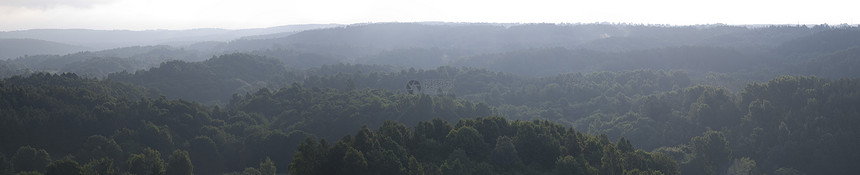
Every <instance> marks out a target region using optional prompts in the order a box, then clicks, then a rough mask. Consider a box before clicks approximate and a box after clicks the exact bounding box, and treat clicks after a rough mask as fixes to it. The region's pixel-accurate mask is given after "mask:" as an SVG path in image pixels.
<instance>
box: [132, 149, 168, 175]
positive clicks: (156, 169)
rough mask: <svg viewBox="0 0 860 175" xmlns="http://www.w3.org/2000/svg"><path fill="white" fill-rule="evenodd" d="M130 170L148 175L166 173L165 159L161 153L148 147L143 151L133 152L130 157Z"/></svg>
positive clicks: (162, 174)
mask: <svg viewBox="0 0 860 175" xmlns="http://www.w3.org/2000/svg"><path fill="white" fill-rule="evenodd" d="M128 172H130V173H134V174H146V175H164V174H165V169H164V160H162V159H161V153H160V152H158V151H157V150H153V149H151V148H146V149H144V150H143V152H142V153H139V154H132V155H131V156H129V158H128Z"/></svg>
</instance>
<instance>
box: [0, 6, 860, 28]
mask: <svg viewBox="0 0 860 175" xmlns="http://www.w3.org/2000/svg"><path fill="white" fill-rule="evenodd" d="M858 4H860V2H851V1H848V0H842V1H840V0H802V1H796V0H708V1H698V0H591V1H580V0H567V1H557V0H519V1H507V0H301V1H297V0H0V31H13V30H27V29H70V28H83V29H101V30H154V29H170V30H179V29H195V28H225V29H245V28H263V27H274V26H282V25H290V24H354V23H373V22H426V21H441V22H488V23H595V22H610V23H634V24H669V25H696V24H716V23H723V24H730V25H742V24H825V23H826V24H830V25H838V24H844V23H847V24H852V25H853V24H857V23H860V12H858V11H857V8H856V7H858V6H857V5H858ZM855 20H856V22H855Z"/></svg>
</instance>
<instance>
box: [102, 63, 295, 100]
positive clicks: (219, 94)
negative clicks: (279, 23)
mask: <svg viewBox="0 0 860 175" xmlns="http://www.w3.org/2000/svg"><path fill="white" fill-rule="evenodd" d="M284 71H285V70H284V65H283V63H281V62H279V61H277V60H275V59H272V58H268V57H262V56H255V55H248V54H228V55H222V56H218V57H212V58H211V59H209V60H206V61H204V62H184V61H171V62H165V63H161V65H160V66H159V67H157V68H152V69H149V70H146V71H138V72H136V73H134V74H129V73H125V72H123V73H117V74H111V75H110V76H108V79H110V80H114V81H121V82H129V83H134V84H137V85H140V86H143V87H147V88H152V89H156V90H158V91H159V92H161V93H163V94H164V95H166V96H168V97H170V98H176V99H186V100H193V101H198V102H201V103H209V104H224V103H225V102H227V101H228V100H229V98H230V95H231V94H233V93H242V92H248V91H251V90H254V89H257V88H260V87H262V85H263V84H265V82H266V81H271V80H273V78H274V76H275V75H279V74H281V73H282V72H284Z"/></svg>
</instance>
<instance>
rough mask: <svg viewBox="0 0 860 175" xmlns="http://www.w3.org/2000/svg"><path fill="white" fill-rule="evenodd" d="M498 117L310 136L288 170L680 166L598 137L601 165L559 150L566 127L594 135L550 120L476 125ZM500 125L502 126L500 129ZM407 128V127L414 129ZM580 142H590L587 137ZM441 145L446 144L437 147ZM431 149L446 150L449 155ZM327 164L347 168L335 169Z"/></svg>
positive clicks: (589, 170) (591, 170) (671, 169)
mask: <svg viewBox="0 0 860 175" xmlns="http://www.w3.org/2000/svg"><path fill="white" fill-rule="evenodd" d="M494 120H497V118H495V117H489V118H480V117H479V118H476V119H461V121H460V122H458V126H460V127H459V128H456V129H454V128H452V127H450V126H448V127H443V128H446V129H448V134H447V136H445V137H435V138H432V137H433V136H432V135H430V137H428V135H426V134H422V135H418V134H419V133H427V132H428V131H433V130H434V128H433V127H432V126H434V125H441V126H447V125H446V124H447V123H445V122H444V121H442V120H434V121H431V122H421V123H419V124H418V125H416V126H415V127H414V128H413V129H414V130H416V131H415V133H416V134H417V135H416V137H418V139H417V142H418V143H417V144H405V145H399V144H396V143H394V141H392V140H391V139H390V138H391V137H388V136H383V135H381V133H377V132H373V131H371V130H370V129H368V128H362V129H359V131H358V133H356V134H355V135H354V136H346V137H344V138H343V139H341V140H338V141H337V143H336V144H335V145H333V146H329V145H326V144H321V143H317V142H315V141H313V140H310V139H309V140H306V141H305V142H304V143H302V144H301V146H300V147H299V151H298V153H296V155H295V156H294V158H293V161H292V163H291V166H290V171H291V173H293V174H415V173H416V172H421V171H422V169H423V171H424V172H425V173H426V172H427V170H428V169H429V170H435V173H439V174H496V173H498V172H512V173H514V174H517V173H529V172H532V173H538V172H540V173H551V172H554V173H579V174H597V173H599V172H607V173H609V174H612V173H616V174H620V173H622V172H624V171H626V170H633V169H628V168H627V167H637V168H639V169H638V170H641V171H647V172H662V171H666V173H667V174H677V172H678V170H677V166H670V165H667V164H675V162H674V161H673V160H671V159H666V158H665V157H661V156H660V155H661V154H660V153H648V152H644V151H637V152H635V153H636V154H638V155H640V156H639V158H638V160H640V161H641V162H659V164H657V163H648V164H641V165H640V164H631V163H630V162H632V161H630V162H628V161H624V159H625V158H624V157H622V156H623V155H627V154H631V153H624V152H621V151H619V150H618V149H615V147H616V145H614V144H612V143H610V142H608V141H606V142H598V143H596V144H597V146H600V147H601V148H605V149H600V150H597V152H596V153H595V154H599V155H600V156H601V157H603V160H602V161H601V160H598V162H597V163H598V165H602V167H605V168H602V169H598V168H595V167H594V166H591V163H589V161H587V160H586V159H584V158H583V156H582V155H577V156H576V157H574V156H571V155H562V154H561V151H559V150H562V149H564V148H563V146H561V144H560V140H562V139H563V137H562V136H563V135H564V133H566V132H567V133H570V134H576V135H578V137H583V138H584V139H582V140H593V139H596V138H594V137H592V136H588V135H582V134H581V133H578V132H575V131H572V130H569V129H566V128H565V127H562V126H560V125H557V124H554V123H551V122H547V121H534V122H525V121H515V122H511V123H508V122H504V123H502V124H503V126H499V127H497V128H489V127H478V126H477V125H478V124H481V123H492V122H493V121H494ZM384 127H391V128H384ZM400 127H402V126H401V125H397V124H386V125H382V126H380V128H379V129H378V131H391V130H400V129H396V128H400ZM477 128H482V129H486V130H481V129H477ZM498 128H503V129H502V130H501V131H499V130H498ZM405 130H406V132H409V131H410V130H412V129H408V128H407V129H405ZM419 130H425V131H419ZM482 132H495V133H501V134H499V135H498V136H497V137H496V138H495V141H494V142H495V144H494V145H495V146H494V148H489V146H487V145H488V144H487V141H486V140H484V139H483V138H484V137H483V136H482V134H481V133H482ZM437 139H438V140H437ZM428 142H429V143H428ZM577 142H579V141H577ZM388 143H391V144H388ZM428 144H432V145H435V146H437V149H430V148H429V147H426V146H423V145H428ZM577 144H580V145H586V143H577ZM440 147H441V148H443V149H439V148H440ZM444 148H447V149H444ZM526 149H529V151H527V153H524V151H523V150H526ZM589 151H591V150H589ZM430 155H445V157H442V158H439V157H438V156H430ZM547 157H550V158H548V159H549V164H548V165H545V164H543V161H545V159H547ZM380 160H384V161H380ZM520 160H522V161H520ZM527 160H528V161H527ZM529 161H530V162H529ZM526 162H529V163H530V164H525V165H524V164H523V163H526ZM326 167H343V168H336V169H334V170H331V169H330V168H326ZM604 169H605V170H604Z"/></svg>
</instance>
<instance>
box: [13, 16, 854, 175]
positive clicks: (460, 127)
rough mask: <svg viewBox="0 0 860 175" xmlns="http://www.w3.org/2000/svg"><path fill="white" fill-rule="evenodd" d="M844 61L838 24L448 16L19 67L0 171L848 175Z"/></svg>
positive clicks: (850, 54)
mask: <svg viewBox="0 0 860 175" xmlns="http://www.w3.org/2000/svg"><path fill="white" fill-rule="evenodd" d="M9 41H13V40H9ZM28 42H31V41H28ZM33 47H38V46H33ZM45 49H46V50H50V48H45ZM858 59H860V29H858V28H857V27H852V26H827V25H817V26H758V27H751V26H726V25H706V26H655V25H621V24H577V25H573V24H570V25H562V24H519V25H514V24H459V23H441V24H436V23H383V24H357V25H350V26H339V27H335V28H325V29H316V30H307V31H303V32H290V33H283V34H270V35H261V36H255V37H245V38H241V39H236V40H232V41H229V42H219V41H209V42H201V43H195V44H190V45H183V46H176V45H171V46H168V45H152V46H133V47H122V48H115V49H108V50H101V51H84V52H78V53H71V54H66V55H26V56H19V57H16V58H13V59H8V60H0V77H2V79H0V121H2V122H0V141H2V142H0V174H191V173H196V174H610V175H615V174H715V175H716V174H777V175H788V174H852V173H851V172H856V171H860V167H857V166H856V165H857V164H858V163H860V151H857V150H856V149H855V148H857V147H860V143H858V142H857V141H856V139H854V138H856V136H857V135H858V134H860V129H857V128H856V127H855V126H857V125H860V118H858V117H860V108H858V107H857V106H858V104H860V79H858V76H860V72H858V71H857V70H855V69H854V67H856V66H860V65H858V64H860V62H858Z"/></svg>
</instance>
